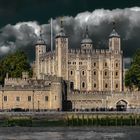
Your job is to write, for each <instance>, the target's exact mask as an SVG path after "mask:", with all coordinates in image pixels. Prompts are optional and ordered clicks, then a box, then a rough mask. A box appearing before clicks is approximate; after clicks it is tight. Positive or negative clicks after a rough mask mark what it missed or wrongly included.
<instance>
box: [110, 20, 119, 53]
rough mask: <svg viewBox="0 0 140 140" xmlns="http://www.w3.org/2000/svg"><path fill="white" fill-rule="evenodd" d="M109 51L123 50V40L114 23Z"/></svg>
mask: <svg viewBox="0 0 140 140" xmlns="http://www.w3.org/2000/svg"><path fill="white" fill-rule="evenodd" d="M109 49H110V50H112V51H113V50H118V51H120V50H121V39H120V35H119V34H118V33H117V32H116V27H115V22H113V30H112V32H111V34H110V35H109Z"/></svg>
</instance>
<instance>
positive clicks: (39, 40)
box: [36, 30, 46, 45]
mask: <svg viewBox="0 0 140 140" xmlns="http://www.w3.org/2000/svg"><path fill="white" fill-rule="evenodd" d="M36 45H46V43H45V41H44V40H43V38H42V31H41V30H40V36H39V38H38V40H37V42H36Z"/></svg>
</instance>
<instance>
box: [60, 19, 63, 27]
mask: <svg viewBox="0 0 140 140" xmlns="http://www.w3.org/2000/svg"><path fill="white" fill-rule="evenodd" d="M60 22H61V28H63V17H61V20H60Z"/></svg>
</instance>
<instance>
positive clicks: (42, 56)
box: [39, 51, 55, 59]
mask: <svg viewBox="0 0 140 140" xmlns="http://www.w3.org/2000/svg"><path fill="white" fill-rule="evenodd" d="M53 57H55V51H49V52H46V53H44V54H41V55H40V57H39V58H40V59H44V58H51V59H52V58H53Z"/></svg>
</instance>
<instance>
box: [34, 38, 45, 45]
mask: <svg viewBox="0 0 140 140" xmlns="http://www.w3.org/2000/svg"><path fill="white" fill-rule="evenodd" d="M36 45H46V43H45V41H44V40H43V39H42V38H39V39H38V40H37V42H36Z"/></svg>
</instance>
